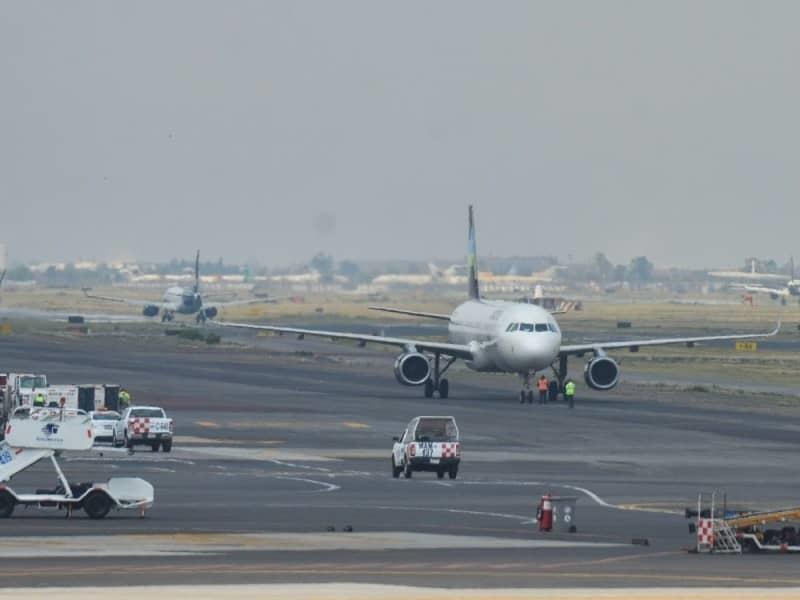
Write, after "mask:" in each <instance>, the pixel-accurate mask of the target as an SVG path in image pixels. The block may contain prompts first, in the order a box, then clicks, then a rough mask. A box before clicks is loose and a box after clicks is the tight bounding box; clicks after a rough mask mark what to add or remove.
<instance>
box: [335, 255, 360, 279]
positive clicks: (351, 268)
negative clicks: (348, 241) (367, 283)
mask: <svg viewBox="0 0 800 600" xmlns="http://www.w3.org/2000/svg"><path fill="white" fill-rule="evenodd" d="M360 274H361V269H360V268H359V266H358V265H357V264H356V263H354V262H353V261H352V260H343V261H342V262H340V263H339V275H343V276H344V277H347V278H348V279H349V280H350V281H355V280H357V279H358V276H359V275H360Z"/></svg>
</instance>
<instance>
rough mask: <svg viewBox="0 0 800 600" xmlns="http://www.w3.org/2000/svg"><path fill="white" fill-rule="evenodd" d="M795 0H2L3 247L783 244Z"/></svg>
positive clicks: (277, 260) (154, 254) (127, 252)
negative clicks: (473, 233) (471, 232)
mask: <svg viewBox="0 0 800 600" xmlns="http://www.w3.org/2000/svg"><path fill="white" fill-rule="evenodd" d="M798 23H800V3H798V2H793V1H787V2H777V1H770V2H757V1H751V2H735V1H733V0H722V1H719V2H712V1H702V0H690V1H687V2H679V1H675V0H669V1H664V2H652V1H646V0H635V1H629V2H620V1H613V2H612V1H597V0H592V1H586V2H576V1H561V0H559V1H553V2H535V1H526V2H511V1H502V2H490V1H488V0H487V1H484V2H467V1H464V0H457V1H452V2H446V1H438V0H437V1H434V2H431V1H404V2H381V1H377V0H365V1H363V2H352V1H342V0H337V1H329V0H319V1H317V2H309V1H298V0H284V1H280V2H270V1H266V0H263V1H253V2H241V1H224V2H223V1H218V2H201V1H197V0H191V1H185V2H178V1H172V2H170V1H163V0H159V1H157V2H147V1H142V0H136V1H130V0H127V1H124V2H115V1H109V0H99V1H97V2H76V1H70V2H62V1H52V2H35V1H28V0H25V1H22V0H20V1H10V0H0V209H1V212H0V241H5V242H7V243H8V245H9V255H10V258H11V259H12V260H13V259H17V260H28V259H43V260H53V259H76V258H79V257H82V258H95V259H111V258H117V257H125V256H130V257H138V258H140V259H145V260H149V259H167V258H170V257H173V256H181V257H186V258H191V256H192V253H193V251H194V249H195V248H197V247H199V248H201V249H202V252H203V254H204V256H206V257H208V258H216V257H219V256H223V257H224V258H225V259H226V260H229V261H235V260H242V259H249V258H255V259H259V260H260V261H262V262H264V263H265V264H267V265H277V264H286V263H291V262H299V261H303V260H306V259H307V258H309V257H310V256H311V255H313V254H314V253H315V252H316V251H317V250H325V251H328V252H331V253H332V254H334V256H335V257H337V258H347V257H350V258H372V257H374V258H404V257H408V258H424V257H428V256H452V257H457V256H461V255H463V254H464V250H465V247H466V206H467V204H469V203H473V204H475V205H476V218H477V233H478V250H479V252H480V253H481V254H493V255H512V254H525V255H533V254H555V255H557V256H560V257H562V258H566V257H567V256H568V255H569V254H572V255H574V256H575V257H576V258H579V257H584V256H588V255H590V254H591V253H592V252H594V251H595V250H598V249H600V250H604V251H606V252H607V253H608V255H609V256H610V258H611V259H612V260H614V261H619V262H627V261H628V260H629V259H630V257H631V256H633V255H637V254H646V255H647V256H648V257H650V258H651V259H652V260H654V261H655V262H656V263H657V264H660V265H664V264H686V265H693V266H704V265H715V264H738V262H739V259H740V258H742V257H744V256H747V255H750V254H756V255H759V256H770V257H774V258H776V259H778V260H779V261H781V262H782V261H783V260H786V259H787V258H788V256H789V254H790V253H792V252H795V253H797V252H798V251H800V250H798V246H797V244H796V243H795V242H796V239H797V228H798V220H799V219H798V217H800V202H798V200H799V199H800V149H799V148H798V146H799V145H800V118H798V115H799V114H800V77H799V76H798V73H800V65H799V64H798V60H799V57H800V36H798V34H797V25H798Z"/></svg>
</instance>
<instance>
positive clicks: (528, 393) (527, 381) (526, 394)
mask: <svg viewBox="0 0 800 600" xmlns="http://www.w3.org/2000/svg"><path fill="white" fill-rule="evenodd" d="M519 376H520V378H521V379H522V389H521V390H520V392H519V403H520V404H525V400H527V401H528V404H533V390H532V389H531V377H532V376H533V373H520V374H519Z"/></svg>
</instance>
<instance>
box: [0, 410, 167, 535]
mask: <svg viewBox="0 0 800 600" xmlns="http://www.w3.org/2000/svg"><path fill="white" fill-rule="evenodd" d="M5 433H6V439H5V440H4V441H3V442H0V518H7V517H10V516H11V514H12V513H13V512H14V509H15V508H16V507H17V506H25V507H29V506H33V507H37V508H55V509H59V510H65V511H66V512H67V516H71V515H72V513H73V512H74V511H75V510H80V509H82V510H83V511H84V512H85V513H86V514H87V515H88V516H89V517H91V518H92V519H102V518H103V517H105V516H106V515H107V514H108V513H109V512H110V511H111V510H112V509H116V510H121V509H138V510H139V511H140V515H141V516H144V513H145V511H146V510H147V509H148V508H150V507H151V506H152V505H153V500H154V491H153V486H152V485H151V484H150V483H148V482H147V481H145V480H143V479H139V478H138V477H113V478H111V479H109V480H108V481H107V482H105V483H93V482H84V483H71V482H69V481H68V480H67V478H66V476H65V475H64V472H63V471H62V470H61V467H60V466H59V464H58V461H57V460H56V456H58V455H60V454H61V453H62V452H69V451H85V450H89V449H91V447H92V444H93V443H94V435H93V433H92V421H91V418H90V417H89V415H88V414H86V413H85V412H84V411H82V410H76V409H56V408H34V409H31V408H28V407H22V408H19V409H17V410H16V411H14V413H13V414H12V416H11V418H10V419H9V420H8V423H7V425H6V428H5ZM43 459H49V460H50V461H51V463H52V465H53V468H54V469H55V471H56V475H57V477H58V485H57V486H56V487H55V488H54V489H39V490H36V491H35V493H32V494H30V493H27V494H26V493H21V492H18V491H16V490H14V489H13V488H11V487H10V486H8V485H7V482H8V481H10V480H11V478H12V477H14V476H15V475H16V474H18V473H20V472H22V471H24V470H26V469H28V468H29V467H31V466H33V465H35V464H36V463H38V462H39V461H40V460H43Z"/></svg>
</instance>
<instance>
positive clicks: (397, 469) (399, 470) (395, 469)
mask: <svg viewBox="0 0 800 600" xmlns="http://www.w3.org/2000/svg"><path fill="white" fill-rule="evenodd" d="M402 472H403V467H398V466H396V465H395V464H394V456H392V477H394V478H395V479H397V478H398V477H400V473H402Z"/></svg>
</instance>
